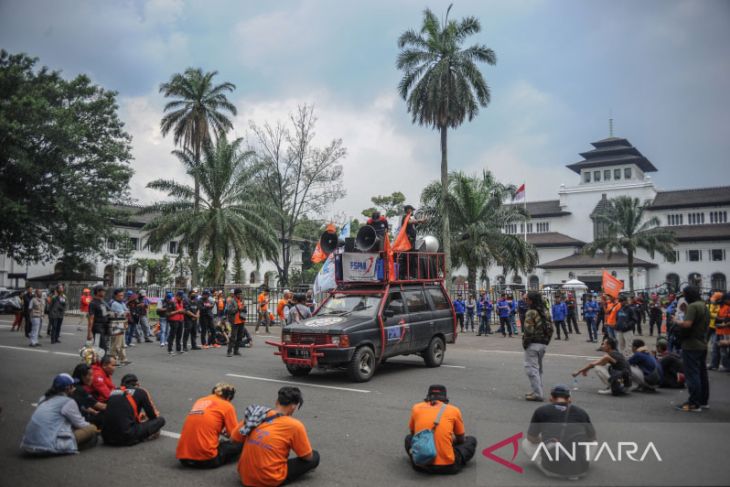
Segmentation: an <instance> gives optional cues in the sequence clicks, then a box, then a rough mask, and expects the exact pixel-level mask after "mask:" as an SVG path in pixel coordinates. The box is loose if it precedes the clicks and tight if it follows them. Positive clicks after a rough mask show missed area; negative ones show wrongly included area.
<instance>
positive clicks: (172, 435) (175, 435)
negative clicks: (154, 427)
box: [160, 430, 180, 440]
mask: <svg viewBox="0 0 730 487" xmlns="http://www.w3.org/2000/svg"><path fill="white" fill-rule="evenodd" d="M160 436H167V437H168V438H172V439H173V440H179V439H180V433H174V432H172V431H165V430H160Z"/></svg>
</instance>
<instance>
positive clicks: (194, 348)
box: [190, 346, 200, 350]
mask: <svg viewBox="0 0 730 487" xmlns="http://www.w3.org/2000/svg"><path fill="white" fill-rule="evenodd" d="M190 350H200V347H197V346H196V347H190Z"/></svg>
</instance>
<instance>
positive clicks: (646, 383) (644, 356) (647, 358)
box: [628, 338, 664, 392]
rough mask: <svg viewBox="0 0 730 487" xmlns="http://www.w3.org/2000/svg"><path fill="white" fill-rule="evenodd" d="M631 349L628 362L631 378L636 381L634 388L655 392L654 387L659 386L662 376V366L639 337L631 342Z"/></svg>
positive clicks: (640, 390)
mask: <svg viewBox="0 0 730 487" xmlns="http://www.w3.org/2000/svg"><path fill="white" fill-rule="evenodd" d="M631 351H632V352H634V354H633V355H632V356H631V357H629V359H628V362H629V365H630V366H631V378H632V380H633V381H634V382H636V388H635V389H634V390H635V391H638V392H655V390H656V389H655V388H656V387H659V384H660V383H661V381H662V377H663V376H664V374H663V372H662V366H661V365H660V364H659V362H658V361H657V359H656V358H654V356H653V355H652V354H650V353H649V349H647V348H646V344H645V343H644V340H641V339H640V338H637V339H635V340H634V341H633V342H631Z"/></svg>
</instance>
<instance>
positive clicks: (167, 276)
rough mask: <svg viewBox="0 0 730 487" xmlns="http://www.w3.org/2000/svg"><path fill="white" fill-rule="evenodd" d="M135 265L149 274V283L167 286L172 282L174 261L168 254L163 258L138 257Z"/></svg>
mask: <svg viewBox="0 0 730 487" xmlns="http://www.w3.org/2000/svg"><path fill="white" fill-rule="evenodd" d="M134 265H135V266H137V267H139V268H141V269H142V270H143V271H145V273H146V274H147V284H148V285H155V286H161V287H167V286H169V285H171V284H172V281H173V276H172V262H171V261H170V257H168V256H167V255H166V256H164V257H163V258H162V259H136V260H135V261H134Z"/></svg>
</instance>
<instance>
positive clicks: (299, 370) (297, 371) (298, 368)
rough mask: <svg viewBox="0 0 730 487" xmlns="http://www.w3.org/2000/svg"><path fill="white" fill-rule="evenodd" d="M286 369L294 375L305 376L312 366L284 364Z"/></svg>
mask: <svg viewBox="0 0 730 487" xmlns="http://www.w3.org/2000/svg"><path fill="white" fill-rule="evenodd" d="M286 370H288V371H289V373H290V374H291V375H293V376H294V377H305V376H307V375H309V373H310V372H311V371H312V367H305V366H302V365H289V364H286Z"/></svg>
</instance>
